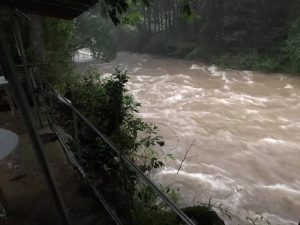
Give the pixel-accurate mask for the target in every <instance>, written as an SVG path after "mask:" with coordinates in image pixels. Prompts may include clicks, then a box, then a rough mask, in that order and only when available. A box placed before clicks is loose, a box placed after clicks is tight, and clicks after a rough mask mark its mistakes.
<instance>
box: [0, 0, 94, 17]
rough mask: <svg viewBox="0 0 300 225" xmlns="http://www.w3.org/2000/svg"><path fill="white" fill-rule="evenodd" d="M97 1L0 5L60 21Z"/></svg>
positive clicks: (4, 1) (30, 0) (6, 0)
mask: <svg viewBox="0 0 300 225" xmlns="http://www.w3.org/2000/svg"><path fill="white" fill-rule="evenodd" d="M97 2H98V0H0V5H6V6H10V7H14V8H17V9H19V10H21V11H23V12H26V13H33V14H37V15H42V16H50V17H56V18H61V19H69V20H70V19H74V18H75V17H77V16H79V15H80V14H81V13H83V12H84V11H86V10H87V9H88V8H90V7H91V6H93V5H95V4H96V3H97Z"/></svg>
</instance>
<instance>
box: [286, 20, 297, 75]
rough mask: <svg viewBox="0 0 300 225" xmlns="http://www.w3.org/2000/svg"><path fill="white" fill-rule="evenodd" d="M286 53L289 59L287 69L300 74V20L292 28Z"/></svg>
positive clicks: (287, 41)
mask: <svg viewBox="0 0 300 225" xmlns="http://www.w3.org/2000/svg"><path fill="white" fill-rule="evenodd" d="M284 51H285V52H286V57H287V59H288V62H287V65H286V66H287V67H288V70H290V71H291V72H300V18H299V19H298V20H296V21H295V22H294V24H293V26H292V27H291V29H290V31H289V35H288V39H287V40H286V43H285V47H284Z"/></svg>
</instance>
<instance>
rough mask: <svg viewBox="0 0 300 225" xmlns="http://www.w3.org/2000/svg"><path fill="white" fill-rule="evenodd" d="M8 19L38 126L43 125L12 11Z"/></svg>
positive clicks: (20, 37)
mask: <svg viewBox="0 0 300 225" xmlns="http://www.w3.org/2000/svg"><path fill="white" fill-rule="evenodd" d="M10 14H11V15H10V19H11V22H12V25H13V26H12V27H13V32H14V34H15V38H16V45H17V47H18V49H19V53H20V58H21V61H22V64H23V65H24V67H23V68H24V73H25V79H26V81H27V84H28V88H29V91H30V94H31V95H33V96H32V100H33V105H34V106H33V107H34V109H35V111H36V116H37V119H38V121H39V123H40V126H41V127H43V122H42V119H41V117H40V112H39V109H38V104H37V99H36V94H35V93H34V80H33V77H32V76H31V74H30V73H29V70H28V67H27V58H26V54H25V49H24V45H23V40H22V36H21V31H20V27H19V24H18V21H17V19H16V14H14V13H13V11H12V10H11V11H10Z"/></svg>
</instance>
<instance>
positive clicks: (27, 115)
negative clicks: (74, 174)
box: [0, 30, 71, 225]
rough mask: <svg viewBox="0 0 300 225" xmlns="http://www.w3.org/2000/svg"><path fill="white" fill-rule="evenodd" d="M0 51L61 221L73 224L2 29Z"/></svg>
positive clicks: (6, 73) (3, 67)
mask: <svg viewBox="0 0 300 225" xmlns="http://www.w3.org/2000/svg"><path fill="white" fill-rule="evenodd" d="M0 52H1V54H0V64H1V65H2V69H3V72H4V73H5V75H6V76H7V79H8V83H9V85H10V87H11V89H12V93H13V96H14V98H15V101H16V102H17V106H18V109H19V110H20V112H21V116H22V118H23V121H24V124H25V126H26V129H27V133H28V136H29V137H30V140H31V143H32V146H33V149H34V151H35V154H36V156H37V158H38V161H39V163H40V167H41V170H42V171H43V174H44V176H45V179H46V181H47V184H48V187H49V190H50V192H51V194H52V197H53V199H54V202H55V204H56V207H57V210H58V213H59V215H60V218H61V222H62V224H63V225H71V223H70V221H69V218H68V215H67V212H66V210H65V207H64V203H63V201H62V198H61V196H60V193H59V191H58V189H57V187H56V184H55V181H54V178H53V175H52V173H51V171H50V169H49V163H48V161H47V158H46V157H45V155H44V152H45V150H44V147H43V144H42V141H41V138H40V135H39V133H38V131H37V128H36V126H35V123H34V119H33V117H32V115H31V112H30V107H29V103H28V100H27V98H26V95H25V92H24V89H23V87H22V85H21V84H20V81H19V80H18V77H17V71H16V68H15V66H14V62H13V58H12V55H11V52H10V51H9V49H8V43H7V41H6V40H5V39H4V33H3V32H2V30H0Z"/></svg>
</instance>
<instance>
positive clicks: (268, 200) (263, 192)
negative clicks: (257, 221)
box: [96, 53, 300, 225]
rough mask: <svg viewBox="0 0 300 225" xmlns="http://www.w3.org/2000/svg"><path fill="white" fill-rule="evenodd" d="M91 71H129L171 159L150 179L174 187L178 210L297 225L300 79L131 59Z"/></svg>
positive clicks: (146, 58) (299, 203) (152, 58)
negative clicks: (197, 208) (207, 208)
mask: <svg viewBox="0 0 300 225" xmlns="http://www.w3.org/2000/svg"><path fill="white" fill-rule="evenodd" d="M96 66H97V67H98V68H99V69H100V70H101V71H102V72H103V73H104V74H109V73H112V71H113V68H115V67H116V66H120V67H121V68H126V69H127V70H128V74H129V75H130V81H129V83H128V89H129V91H130V92H131V93H132V94H133V95H134V96H135V98H136V100H137V101H139V102H141V103H142V107H141V109H140V111H141V112H140V114H139V116H141V117H143V118H144V119H145V120H146V121H150V122H154V123H157V124H158V126H159V128H160V134H161V135H162V136H163V137H164V139H165V143H166V144H165V146H164V147H163V148H162V149H161V150H160V151H161V152H163V153H164V154H169V153H171V154H173V155H174V157H175V158H176V160H172V159H169V160H167V161H166V162H165V164H166V168H165V169H163V170H159V171H156V172H155V173H154V174H153V179H155V180H156V181H157V182H159V183H161V184H163V185H171V186H172V187H175V188H179V189H180V191H181V194H182V196H183V204H185V205H197V204H198V203H199V202H208V201H209V199H210V198H211V201H212V202H218V203H223V204H224V206H223V207H225V208H227V209H229V210H230V211H231V212H232V213H233V214H234V215H236V216H237V217H239V218H242V219H245V218H246V217H247V216H248V215H252V216H253V214H254V213H259V214H261V215H263V216H264V217H265V218H268V219H269V220H270V222H271V223H272V224H274V225H277V224H278V225H279V224H280V225H285V224H286V225H289V224H291V225H292V224H293V225H294V224H298V222H299V220H300V116H299V113H300V76H298V77H297V76H289V75H284V74H264V73H259V72H251V71H237V70H221V69H218V68H217V67H216V66H213V65H204V64H201V63H200V62H195V61H186V60H179V59H171V58H162V57H157V56H151V55H143V54H132V53H120V54H118V56H117V58H116V59H115V60H114V61H113V62H110V63H104V64H96ZM174 132H175V133H176V134H175V133H174ZM187 149H190V150H189V151H188V154H187V157H186V159H185V161H184V163H183V166H182V168H181V170H180V171H179V173H178V174H177V170H178V168H179V166H180V162H181V161H182V160H183V159H184V156H185V153H186V151H187ZM226 223H227V224H237V223H238V222H237V219H234V218H233V221H232V222H230V221H228V220H227V222H226Z"/></svg>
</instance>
